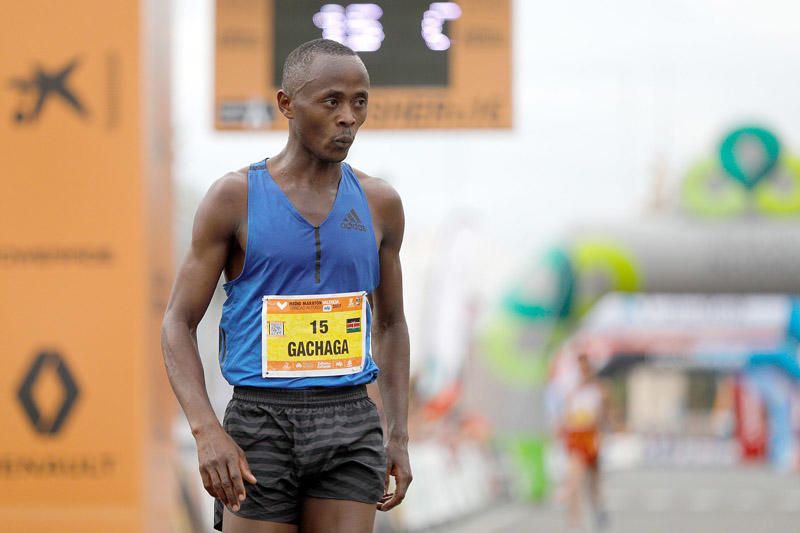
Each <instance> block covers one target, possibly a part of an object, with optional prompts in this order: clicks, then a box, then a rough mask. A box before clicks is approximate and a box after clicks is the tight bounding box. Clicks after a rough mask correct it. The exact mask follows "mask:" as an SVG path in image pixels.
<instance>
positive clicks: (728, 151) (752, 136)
mask: <svg viewBox="0 0 800 533" xmlns="http://www.w3.org/2000/svg"><path fill="white" fill-rule="evenodd" d="M748 140H750V141H753V140H755V141H757V142H758V144H759V145H760V147H761V151H762V153H761V154H759V155H758V158H759V161H757V162H756V165H755V166H753V165H748V164H747V163H748V162H747V161H742V160H741V154H740V153H739V152H738V151H737V147H739V146H740V145H741V143H742V142H743V141H744V142H747V141H748ZM780 154H781V144H780V142H778V138H777V137H775V135H774V134H773V133H772V132H770V131H769V130H766V129H764V128H761V127H758V126H747V127H744V128H739V129H737V130H734V131H733V132H731V133H729V134H728V136H727V137H725V138H724V139H723V140H722V144H721V145H720V147H719V159H720V162H721V163H722V168H724V169H725V171H726V172H727V173H728V174H729V175H730V176H731V177H732V178H733V179H735V180H736V181H738V182H739V183H741V184H742V185H744V186H745V187H747V188H748V189H752V188H753V187H755V186H756V185H758V183H759V182H760V181H761V180H762V179H764V178H765V177H767V176H769V174H770V173H771V172H772V171H773V170H774V169H775V167H776V166H777V164H778V159H779V158H780Z"/></svg>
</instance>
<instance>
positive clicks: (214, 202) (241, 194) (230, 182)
mask: <svg viewBox="0 0 800 533" xmlns="http://www.w3.org/2000/svg"><path fill="white" fill-rule="evenodd" d="M203 201H204V203H208V204H210V205H211V206H212V207H214V208H216V209H224V210H225V211H229V210H230V211H237V210H239V209H241V208H242V207H247V169H246V168H243V169H239V170H235V171H232V172H228V173H227V174H225V175H224V176H222V177H221V178H219V179H217V180H216V181H215V182H214V183H212V184H211V187H209V188H208V192H207V193H206V197H205V199H204V200H203Z"/></svg>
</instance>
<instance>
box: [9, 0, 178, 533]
mask: <svg viewBox="0 0 800 533" xmlns="http://www.w3.org/2000/svg"><path fill="white" fill-rule="evenodd" d="M142 4H143V3H142V2H139V1H137V0H124V1H123V0H119V1H115V2H106V1H104V0H74V1H71V2H58V1H53V0H51V1H45V0H31V1H26V2H9V3H6V4H5V5H4V12H3V15H4V16H3V17H2V19H0V48H2V50H4V51H7V52H9V53H4V54H2V56H1V57H0V79H2V87H0V91H2V92H3V97H2V98H0V145H2V146H3V150H0V168H1V169H2V172H3V179H2V180H0V197H2V198H3V209H0V225H1V226H2V227H3V233H2V236H1V237H0V280H1V281H0V283H1V284H2V292H3V298H2V300H1V303H0V320H2V323H3V324H4V328H5V331H6V332H7V333H6V335H5V336H4V355H3V357H2V358H0V390H3V391H6V392H7V393H6V394H3V395H2V396H0V412H2V413H3V427H2V429H0V485H2V487H3V490H2V491H1V492H0V524H2V526H0V528H2V529H3V530H5V531H55V530H57V531H59V532H68V531H83V532H85V531H115V532H118V531H131V532H132V531H143V530H159V529H163V530H167V529H169V528H170V527H171V526H174V524H169V523H168V520H169V518H167V519H166V520H164V518H165V517H168V516H173V515H174V509H175V508H176V504H175V497H174V496H173V494H171V493H170V487H171V485H170V483H172V484H173V485H174V482H171V480H170V477H171V475H170V474H169V470H166V471H165V472H166V477H164V474H162V475H161V476H162V477H161V478H160V479H161V481H162V483H163V485H161V486H160V487H158V488H157V489H156V488H154V487H153V486H152V485H151V484H150V483H152V480H155V479H157V478H156V476H157V474H156V473H155V472H153V468H154V465H155V463H156V457H157V456H158V457H162V458H163V457H165V454H169V453H170V451H169V450H170V447H171V444H170V439H169V433H168V429H167V428H168V424H166V423H164V422H163V421H162V422H161V423H160V424H158V419H157V418H156V416H155V415H154V413H156V412H159V411H161V412H162V413H163V414H162V415H161V417H162V418H171V416H172V413H174V409H173V407H172V405H173V402H172V401H171V400H170V401H167V400H165V398H166V396H165V395H164V393H163V390H164V379H163V374H164V372H163V369H162V370H160V373H159V371H158V370H157V368H158V367H161V366H162V365H161V362H160V355H159V350H158V325H157V322H158V318H157V317H160V315H161V313H162V310H163V303H164V300H165V293H166V290H167V288H168V286H169V284H170V280H169V278H170V276H171V259H170V256H171V242H170V241H171V239H170V232H169V231H164V230H163V228H164V226H165V225H166V227H167V228H168V227H169V225H170V222H171V219H170V205H171V196H170V192H169V191H170V186H169V174H168V170H169V159H168V158H169V150H168V146H169V138H168V135H169V128H168V124H167V120H168V116H169V115H168V113H166V114H163V112H164V111H165V110H166V109H167V105H166V102H167V101H168V97H169V93H168V83H167V82H166V81H164V80H168V77H166V76H164V74H165V73H164V72H162V73H161V74H158V73H157V72H156V71H155V69H157V68H158V69H165V68H166V63H162V64H157V63H156V62H155V60H154V58H153V57H151V55H152V54H151V52H149V51H148V52H147V53H144V54H143V50H144V49H145V47H144V46H143V43H144V42H145V41H147V42H148V43H150V44H152V39H155V34H156V33H157V32H161V34H162V35H164V32H166V31H167V29H168V28H167V26H166V24H167V23H168V15H169V7H168V3H164V2H160V3H157V2H150V3H149V4H148V6H149V7H148V8H145V6H144V5H142ZM143 15H144V18H143ZM142 21H144V23H143V22H142ZM148 21H150V22H152V23H153V24H152V25H150V24H148ZM161 44H162V45H164V39H162V40H161ZM148 50H149V49H148ZM163 50H164V49H163V48H162V50H161V53H162V54H163V53H164V51H163ZM158 84H161V87H160V88H158V89H157V87H158ZM164 90H166V92H164V93H163V94H160V93H161V92H162V91H164ZM159 113H162V114H161V116H160V118H158V117H159ZM156 218H158V219H159V224H158V225H157V224H156V223H155V222H154V219H156ZM159 375H160V376H161V378H158V376H159ZM156 379H159V381H156ZM157 398H160V399H157ZM157 401H158V402H160V405H158V406H156V405H155V403H156V402H157ZM156 428H159V429H158V430H157V429H156ZM163 462H164V461H163V459H162V463H163ZM160 468H162V470H163V464H162V465H161V466H160ZM153 492H157V493H158V494H157V496H158V498H160V500H161V503H155V498H154V497H153V495H152V493H153ZM175 492H177V491H175ZM165 506H167V507H171V509H172V510H171V511H170V510H166V511H164V510H163V509H164V508H165ZM170 513H172V514H170ZM151 515H152V516H157V517H159V518H160V519H162V520H161V521H162V522H164V523H163V524H162V525H161V526H155V525H154V523H153V519H152V518H151ZM173 522H174V519H173Z"/></svg>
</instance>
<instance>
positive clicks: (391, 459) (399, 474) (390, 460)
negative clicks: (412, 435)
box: [378, 441, 412, 511]
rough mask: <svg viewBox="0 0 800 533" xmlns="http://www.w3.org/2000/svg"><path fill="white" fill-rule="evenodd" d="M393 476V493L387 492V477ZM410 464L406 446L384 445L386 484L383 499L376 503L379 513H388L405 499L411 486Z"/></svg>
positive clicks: (394, 443) (392, 443)
mask: <svg viewBox="0 0 800 533" xmlns="http://www.w3.org/2000/svg"><path fill="white" fill-rule="evenodd" d="M390 475H391V476H394V482H395V483H394V484H395V488H394V492H389V476H390ZM411 479H412V476H411V464H410V463H409V461H408V446H407V445H406V444H404V443H403V444H401V443H398V442H392V441H389V444H387V445H386V483H385V486H384V489H383V498H381V499H380V501H379V502H378V510H379V511H388V510H389V509H392V508H394V507H396V506H398V505H400V502H402V501H403V498H405V497H406V491H407V490H408V486H409V485H410V484H411Z"/></svg>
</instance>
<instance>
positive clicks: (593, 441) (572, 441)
mask: <svg viewBox="0 0 800 533" xmlns="http://www.w3.org/2000/svg"><path fill="white" fill-rule="evenodd" d="M564 446H565V447H566V448H567V451H568V452H569V453H570V454H575V455H578V456H579V457H580V458H581V459H582V460H583V464H585V465H586V466H588V467H590V468H597V458H598V453H599V451H600V434H599V433H598V431H597V430H595V429H587V430H578V431H571V430H568V431H565V432H564Z"/></svg>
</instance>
